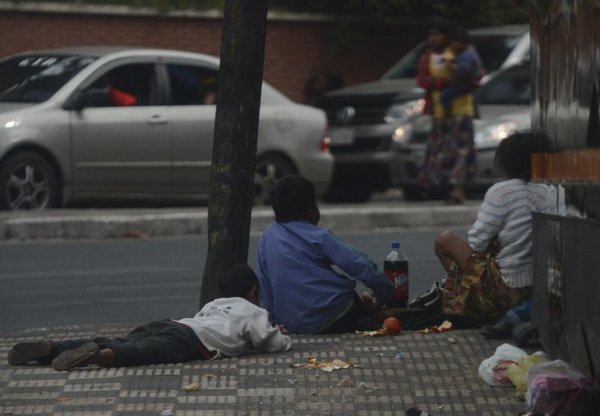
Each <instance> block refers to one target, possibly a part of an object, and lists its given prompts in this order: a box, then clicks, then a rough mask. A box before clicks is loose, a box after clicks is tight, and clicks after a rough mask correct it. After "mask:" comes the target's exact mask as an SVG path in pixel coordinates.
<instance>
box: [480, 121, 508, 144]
mask: <svg viewBox="0 0 600 416" xmlns="http://www.w3.org/2000/svg"><path fill="white" fill-rule="evenodd" d="M515 131H517V125H516V124H515V123H513V122H512V121H502V122H499V123H494V124H490V125H487V126H485V127H484V128H482V129H481V130H478V131H477V132H476V133H475V142H476V143H486V142H493V143H499V142H501V141H502V140H504V139H506V138H507V137H508V136H510V135H511V134H513V133H514V132H515Z"/></svg>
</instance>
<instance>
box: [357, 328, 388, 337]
mask: <svg viewBox="0 0 600 416" xmlns="http://www.w3.org/2000/svg"><path fill="white" fill-rule="evenodd" d="M356 333H357V334H358V335H360V336H361V337H383V336H385V335H388V332H387V329H386V328H379V329H376V330H375V331H356Z"/></svg>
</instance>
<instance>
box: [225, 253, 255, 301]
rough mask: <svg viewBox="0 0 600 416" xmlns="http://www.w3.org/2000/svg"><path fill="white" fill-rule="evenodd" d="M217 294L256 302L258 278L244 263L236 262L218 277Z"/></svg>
mask: <svg viewBox="0 0 600 416" xmlns="http://www.w3.org/2000/svg"><path fill="white" fill-rule="evenodd" d="M218 287H219V296H221V297H223V298H244V299H246V300H248V301H250V302H252V303H255V304H258V278H257V277H256V273H254V270H252V269H251V268H250V266H248V265H247V264H245V263H236V264H234V265H233V267H231V268H229V269H227V270H226V271H225V273H223V274H222V275H221V276H220V277H219V282H218Z"/></svg>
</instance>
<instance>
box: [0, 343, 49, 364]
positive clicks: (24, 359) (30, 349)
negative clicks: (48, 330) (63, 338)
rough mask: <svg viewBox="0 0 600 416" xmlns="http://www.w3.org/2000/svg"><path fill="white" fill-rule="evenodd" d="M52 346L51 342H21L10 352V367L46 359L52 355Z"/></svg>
mask: <svg viewBox="0 0 600 416" xmlns="http://www.w3.org/2000/svg"><path fill="white" fill-rule="evenodd" d="M51 349H52V344H51V343H50V342H49V341H35V342H20V343H18V344H16V345H15V346H14V347H12V348H11V349H10V351H8V363H9V364H10V365H23V364H27V363H28V362H30V361H35V360H39V359H41V358H45V357H46V356H48V354H50V350H51Z"/></svg>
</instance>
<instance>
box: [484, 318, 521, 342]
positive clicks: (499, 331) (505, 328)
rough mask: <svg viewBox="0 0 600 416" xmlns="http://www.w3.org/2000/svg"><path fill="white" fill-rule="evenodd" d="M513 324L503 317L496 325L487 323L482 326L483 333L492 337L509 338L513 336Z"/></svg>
mask: <svg viewBox="0 0 600 416" xmlns="http://www.w3.org/2000/svg"><path fill="white" fill-rule="evenodd" d="M512 329H513V324H511V323H510V322H509V321H507V320H505V319H501V320H500V321H498V322H496V323H495V324H494V325H485V326H483V327H481V331H480V332H481V335H483V336H484V337H486V338H492V339H507V338H511V331H512Z"/></svg>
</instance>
